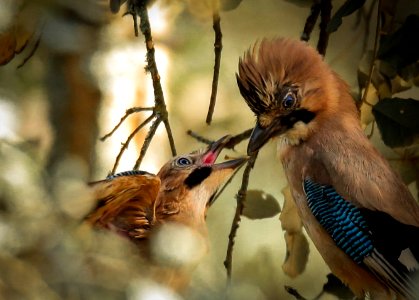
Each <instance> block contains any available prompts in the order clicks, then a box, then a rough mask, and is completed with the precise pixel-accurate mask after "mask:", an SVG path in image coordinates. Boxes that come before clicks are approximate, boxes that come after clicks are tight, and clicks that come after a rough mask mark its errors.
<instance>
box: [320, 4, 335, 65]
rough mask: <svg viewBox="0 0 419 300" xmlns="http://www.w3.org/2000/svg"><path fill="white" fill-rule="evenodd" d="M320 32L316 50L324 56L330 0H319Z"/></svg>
mask: <svg viewBox="0 0 419 300" xmlns="http://www.w3.org/2000/svg"><path fill="white" fill-rule="evenodd" d="M320 5H321V8H320V18H321V21H320V34H319V40H318V42H317V51H318V52H319V53H320V54H321V55H322V56H323V57H324V56H325V55H326V49H327V44H328V42H329V33H328V32H327V25H328V24H329V22H330V16H331V14H332V1H331V0H320Z"/></svg>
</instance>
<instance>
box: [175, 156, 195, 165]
mask: <svg viewBox="0 0 419 300" xmlns="http://www.w3.org/2000/svg"><path fill="white" fill-rule="evenodd" d="M191 164H192V160H191V159H190V158H188V157H179V158H178V159H177V160H176V165H177V166H179V167H185V166H189V165H191Z"/></svg>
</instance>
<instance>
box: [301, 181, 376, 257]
mask: <svg viewBox="0 0 419 300" xmlns="http://www.w3.org/2000/svg"><path fill="white" fill-rule="evenodd" d="M304 192H305V193H306V196H307V202H308V206H309V207H310V209H311V212H312V213H313V215H314V216H315V217H316V219H317V221H319V223H320V224H321V225H322V226H323V228H324V229H326V231H327V232H328V233H329V234H330V235H331V237H332V238H333V240H334V241H335V243H336V245H337V246H338V247H339V248H340V249H341V250H343V251H344V252H345V253H346V254H347V255H349V256H350V257H351V258H352V259H353V260H354V261H355V262H356V263H358V264H360V263H361V262H362V261H363V259H364V258H365V257H366V256H368V255H369V254H371V252H372V251H373V249H374V246H373V241H372V236H371V234H370V231H369V228H368V224H367V223H366V221H365V220H364V217H363V216H362V215H361V212H360V210H359V209H358V208H357V207H356V206H355V205H353V204H352V203H350V202H348V201H346V200H345V199H344V198H343V197H342V196H340V195H339V194H338V193H337V192H336V191H335V189H334V188H333V187H332V186H327V185H321V184H318V183H315V182H313V181H311V180H309V179H306V180H304Z"/></svg>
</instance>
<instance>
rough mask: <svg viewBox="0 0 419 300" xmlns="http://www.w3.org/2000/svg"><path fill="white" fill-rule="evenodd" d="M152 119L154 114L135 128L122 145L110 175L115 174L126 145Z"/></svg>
mask: <svg viewBox="0 0 419 300" xmlns="http://www.w3.org/2000/svg"><path fill="white" fill-rule="evenodd" d="M153 118H154V113H153V114H152V115H151V116H149V117H148V118H147V119H146V120H145V121H144V122H142V123H141V124H140V125H139V126H138V127H137V128H135V129H134V131H133V132H132V133H131V134H130V135H129V137H128V138H127V140H126V141H125V143H123V144H122V147H121V150H120V151H119V153H118V156H117V157H116V159H115V163H114V165H113V168H112V171H111V174H115V171H116V168H117V167H118V164H119V161H120V159H121V157H122V154H123V153H124V152H125V150H126V149H127V148H128V145H129V143H130V142H131V140H132V138H133V137H134V136H135V135H136V134H137V133H138V131H140V130H141V128H143V127H144V126H145V125H146V124H148V123H149V122H150V121H151V120H153ZM144 143H145V142H144ZM143 147H144V146H143ZM141 150H142V149H141Z"/></svg>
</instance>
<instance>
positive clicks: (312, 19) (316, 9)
mask: <svg viewBox="0 0 419 300" xmlns="http://www.w3.org/2000/svg"><path fill="white" fill-rule="evenodd" d="M319 15H320V1H319V0H317V1H313V5H312V6H311V8H310V15H309V16H308V17H307V20H306V23H305V25H304V30H303V33H302V34H301V38H300V39H301V40H303V41H306V42H307V41H308V40H309V39H310V35H311V33H312V32H313V29H314V26H315V25H316V22H317V19H318V18H319Z"/></svg>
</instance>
